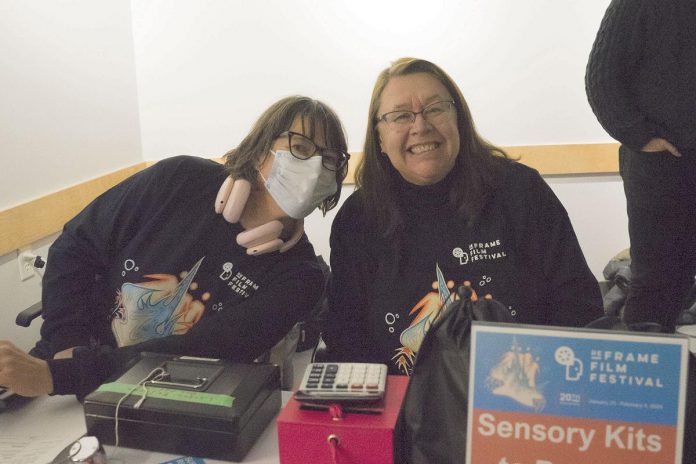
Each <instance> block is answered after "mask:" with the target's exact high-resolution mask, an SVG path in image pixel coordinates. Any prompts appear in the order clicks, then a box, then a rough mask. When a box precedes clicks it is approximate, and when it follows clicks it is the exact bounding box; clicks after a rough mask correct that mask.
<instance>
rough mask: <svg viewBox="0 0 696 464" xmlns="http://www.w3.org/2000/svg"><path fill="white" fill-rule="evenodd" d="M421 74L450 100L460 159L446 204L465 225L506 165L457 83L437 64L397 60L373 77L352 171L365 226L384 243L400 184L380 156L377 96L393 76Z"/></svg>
mask: <svg viewBox="0 0 696 464" xmlns="http://www.w3.org/2000/svg"><path fill="white" fill-rule="evenodd" d="M415 73H426V74H429V75H431V76H432V77H434V78H435V79H437V80H438V81H439V82H440V83H442V84H443V85H444V86H445V88H446V89H447V91H448V92H449V93H450V95H451V96H452V99H453V100H454V105H455V108H456V111H457V128H458V130H459V140H460V145H459V154H458V156H457V158H456V161H455V164H454V167H453V168H452V171H451V172H450V173H449V174H448V177H451V176H452V175H453V176H454V177H455V178H454V180H453V181H450V182H448V185H449V193H448V198H447V199H443V201H447V202H448V204H449V205H450V206H451V207H452V210H453V211H456V212H457V213H458V214H459V215H460V216H461V217H462V218H464V219H465V220H466V221H467V222H470V223H471V222H473V221H475V220H476V218H478V217H479V215H480V214H481V212H482V211H483V209H484V208H485V205H486V203H487V201H488V199H489V198H490V197H491V196H492V194H493V192H494V190H495V189H496V186H497V185H498V182H497V181H498V179H499V177H500V176H499V174H500V168H501V165H502V164H503V163H505V162H507V161H508V156H507V154H506V153H505V152H504V151H503V150H502V149H501V148H498V147H496V146H494V145H492V144H490V143H489V142H487V141H486V140H484V139H483V138H482V137H481V136H480V135H479V134H478V133H477V132H476V128H475V127H474V123H473V120H472V118H471V112H470V111H469V107H468V105H467V103H466V101H465V100H464V97H463V95H462V93H461V91H460V90H459V87H457V84H455V82H454V81H453V80H452V78H451V77H450V76H448V75H447V73H445V71H443V70H442V69H441V68H440V67H438V66H437V65H435V64H433V63H431V62H429V61H426V60H422V59H417V58H401V59H398V60H396V61H395V62H394V63H393V64H392V65H391V66H390V67H388V68H387V69H385V70H383V71H382V72H381V73H380V74H379V76H378V77H377V82H376V83H375V86H374V89H373V90H372V98H371V100H370V109H369V114H368V122H367V133H366V136H365V147H364V150H363V158H362V160H361V161H360V163H359V165H358V167H357V169H356V174H355V177H356V187H357V189H358V190H357V191H358V192H359V196H360V198H361V199H362V201H363V203H364V206H365V207H364V210H365V213H366V215H367V220H368V222H369V223H371V224H373V225H375V226H376V227H377V230H378V231H379V232H380V233H381V235H382V236H383V237H385V238H387V237H390V236H392V235H394V234H395V233H397V231H398V230H399V229H400V225H401V223H402V213H401V212H400V207H399V202H398V191H399V189H398V188H397V184H398V183H399V182H404V181H403V180H401V179H400V174H399V173H398V171H397V170H396V169H395V168H394V167H393V166H392V164H391V162H390V161H389V159H388V157H386V156H382V154H381V149H380V144H379V135H378V133H377V122H378V119H377V118H378V114H377V111H378V110H379V107H380V104H381V98H382V92H383V91H384V88H385V87H386V86H387V84H388V83H389V80H390V79H391V78H392V77H396V76H406V75H409V74H415Z"/></svg>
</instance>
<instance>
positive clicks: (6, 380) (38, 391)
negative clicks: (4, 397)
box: [0, 340, 53, 396]
mask: <svg viewBox="0 0 696 464" xmlns="http://www.w3.org/2000/svg"><path fill="white" fill-rule="evenodd" d="M0 385H3V386H4V387H7V388H8V389H10V390H12V391H13V392H15V393H17V394H18V395H22V396H40V395H47V394H49V393H51V392H53V377H52V376H51V371H50V369H49V368H48V363H47V362H46V361H44V360H43V359H39V358H35V357H33V356H30V355H29V354H27V353H25V352H24V351H22V350H20V349H19V348H17V347H16V346H14V345H13V344H12V343H10V342H8V341H4V340H0Z"/></svg>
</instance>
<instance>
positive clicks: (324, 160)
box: [278, 131, 350, 172]
mask: <svg viewBox="0 0 696 464" xmlns="http://www.w3.org/2000/svg"><path fill="white" fill-rule="evenodd" d="M286 136H287V138H288V148H289V150H290V154H291V155H292V156H294V157H295V158H297V159H299V160H308V159H309V158H311V157H313V156H314V155H316V154H317V153H319V155H320V156H321V164H322V166H324V167H325V168H326V169H328V170H329V171H333V172H340V171H343V170H344V168H346V167H347V166H348V160H349V159H350V154H348V153H346V152H345V151H341V150H337V149H335V148H326V147H320V146H319V145H317V144H316V143H314V141H313V140H312V139H310V138H309V137H307V136H306V135H303V134H300V133H298V132H293V131H285V132H283V133H282V134H280V135H279V136H278V138H282V137H286ZM295 136H297V137H302V138H303V139H304V140H307V141H308V142H309V143H311V144H312V146H314V151H313V152H312V153H311V154H310V155H309V156H305V155H303V154H301V153H295V152H294V151H293V150H292V138H293V137H295ZM332 162H333V163H334V164H333V165H332V164H331V163H332Z"/></svg>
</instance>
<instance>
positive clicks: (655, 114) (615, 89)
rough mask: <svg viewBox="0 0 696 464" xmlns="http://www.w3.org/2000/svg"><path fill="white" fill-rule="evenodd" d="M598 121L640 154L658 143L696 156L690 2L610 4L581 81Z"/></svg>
mask: <svg viewBox="0 0 696 464" xmlns="http://www.w3.org/2000/svg"><path fill="white" fill-rule="evenodd" d="M585 84H586V90H587V96H588V99H589V102H590V105H591V106H592V110H593V111H594V113H595V115H596V116H597V119H598V120H599V122H600V123H601V124H602V126H603V127H604V129H605V130H606V131H607V132H608V133H609V134H610V135H611V136H612V137H614V138H615V139H616V140H618V141H619V142H621V143H622V144H624V145H626V146H627V147H629V148H631V149H632V150H634V151H640V149H641V148H642V147H643V146H645V144H646V143H647V142H648V141H649V140H650V139H652V138H654V137H661V138H664V139H666V140H668V141H669V142H671V143H672V144H674V145H675V146H676V147H677V149H679V150H680V151H681V152H682V154H690V155H691V156H696V1H694V0H613V1H612V2H611V4H610V5H609V7H608V8H607V11H606V13H605V16H604V19H603V20H602V24H601V26H600V28H599V32H598V33H597V38H596V40H595V43H594V46H593V48H592V52H591V53H590V58H589V61H588V63H587V74H586V76H585Z"/></svg>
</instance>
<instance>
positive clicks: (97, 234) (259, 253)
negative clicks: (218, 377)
mask: <svg viewBox="0 0 696 464" xmlns="http://www.w3.org/2000/svg"><path fill="white" fill-rule="evenodd" d="M345 151H346V141H345V137H344V132H343V128H342V125H341V123H340V121H339V120H338V117H337V116H336V115H335V113H334V112H333V111H332V110H331V109H330V108H328V107H327V106H326V105H325V104H323V103H321V102H318V101H316V100H312V99H310V98H307V97H299V96H296V97H288V98H285V99H282V100H280V101H279V102H277V103H275V104H274V105H272V106H271V107H270V108H269V109H268V110H266V112H264V114H263V115H261V117H260V118H259V120H258V121H257V122H256V124H255V126H254V127H253V128H252V130H251V132H250V133H249V134H248V135H247V136H246V138H244V140H242V142H241V143H240V144H239V146H238V147H237V148H235V149H233V150H232V151H230V152H229V153H228V154H227V155H226V157H225V164H224V165H222V164H219V163H217V162H215V161H212V160H207V159H203V158H198V157H189V156H178V157H174V158H169V159H165V160H162V161H160V162H158V163H156V164H155V165H153V166H152V167H150V168H148V169H145V170H144V171H141V172H139V173H138V174H136V175H134V176H132V177H130V178H129V179H127V180H125V181H124V182H122V183H120V184H119V185H117V186H116V187H114V188H112V189H110V190H108V191H107V192H106V193H104V194H103V195H101V196H100V197H99V198H97V199H96V200H94V201H93V202H92V203H91V204H90V205H89V206H87V207H86V208H85V209H84V210H83V211H82V212H80V213H79V214H78V215H77V216H76V217H75V218H74V219H72V220H71V221H70V222H68V223H67V224H66V225H65V228H64V230H63V233H62V234H61V235H60V237H58V239H56V241H55V242H54V243H53V245H52V246H51V248H50V250H49V255H48V259H47V268H46V273H45V276H44V283H43V307H44V312H43V317H44V321H43V325H42V327H41V340H40V341H39V342H38V343H37V345H36V347H35V348H34V349H33V350H32V351H31V355H30V354H26V353H24V352H22V351H21V350H19V349H17V348H16V347H15V346H14V345H12V344H11V343H10V342H5V341H0V385H4V386H6V387H8V388H9V389H11V390H13V391H15V392H16V393H18V394H20V395H25V396H36V395H40V394H46V393H53V394H70V393H76V394H78V396H82V395H85V394H86V393H89V392H90V391H91V390H93V389H94V388H96V387H97V386H98V385H99V384H100V383H102V382H103V381H105V380H107V379H108V378H110V377H112V376H115V375H117V374H120V373H121V372H122V371H123V369H124V368H125V367H126V366H127V365H128V363H129V361H131V360H132V359H135V358H136V357H137V356H138V355H139V353H140V352H142V351H150V352H160V353H169V354H179V355H191V356H206V357H214V358H226V359H229V360H233V361H238V362H251V361H252V360H254V359H256V358H257V357H259V356H260V355H261V354H263V353H264V352H266V351H267V350H268V349H270V348H271V347H273V346H274V345H275V344H276V343H277V342H278V341H279V340H280V339H282V338H283V336H285V335H286V334H287V333H288V331H289V330H290V328H291V327H292V326H293V325H294V324H295V323H296V322H298V321H300V320H302V318H303V316H304V315H305V314H306V313H307V312H308V311H309V310H311V309H312V308H313V307H314V305H315V303H316V301H317V300H318V299H319V297H320V296H321V293H322V291H323V283H324V275H323V272H322V268H321V266H320V265H319V262H318V259H317V257H316V256H315V253H314V250H313V248H312V246H311V244H310V243H309V241H308V240H307V237H306V235H305V234H304V228H303V218H304V217H305V216H307V215H308V214H309V213H311V212H312V211H313V210H314V209H316V208H317V207H318V208H320V209H321V210H322V212H326V211H328V210H329V209H331V208H333V207H334V206H335V205H336V202H337V201H338V197H339V195H340V191H341V183H342V181H343V178H344V177H345V175H346V172H347V160H348V154H347V153H346V152H345Z"/></svg>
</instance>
